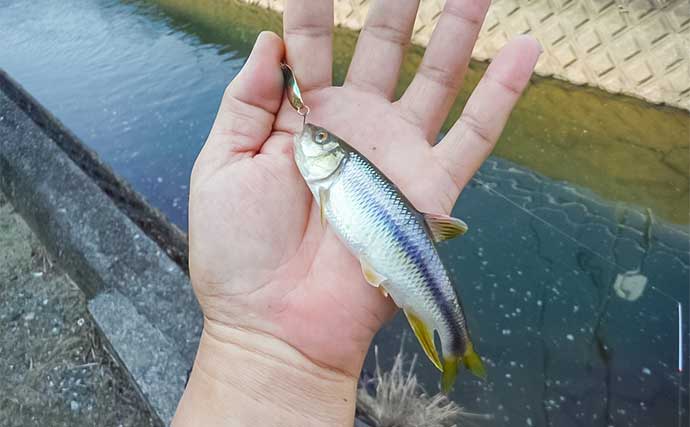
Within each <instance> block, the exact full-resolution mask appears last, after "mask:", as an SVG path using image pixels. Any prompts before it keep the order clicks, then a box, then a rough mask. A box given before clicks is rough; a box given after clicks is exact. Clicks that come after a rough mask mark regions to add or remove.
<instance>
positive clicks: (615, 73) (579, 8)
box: [243, 0, 690, 110]
mask: <svg viewBox="0 0 690 427" xmlns="http://www.w3.org/2000/svg"><path fill="white" fill-rule="evenodd" d="M243 1H246V2H249V3H254V4H258V5H261V6H263V7H268V8H270V9H274V10H277V11H282V10H283V6H284V3H285V0H243ZM370 1H371V0H335V22H336V24H338V25H342V26H345V27H348V28H353V29H360V28H361V27H362V24H363V23H364V19H365V17H366V13H367V10H368V7H369V3H370ZM443 4H444V0H422V2H421V5H420V8H419V13H418V15H417V22H416V24H415V30H414V33H413V38H412V41H413V43H415V44H419V45H422V46H425V45H426V44H427V43H428V41H429V39H430V37H431V33H432V31H433V28H434V25H435V24H436V21H437V20H438V17H439V15H440V12H441V10H442V8H443ZM525 33H528V34H532V35H533V36H535V37H536V38H537V39H539V41H540V42H541V43H542V45H543V46H544V50H545V52H544V54H543V55H542V57H541V59H540V61H539V63H538V64H537V73H538V74H540V75H543V76H553V77H556V78H559V79H563V80H567V81H569V82H572V83H576V84H588V85H591V86H595V87H599V88H601V89H604V90H606V91H608V92H612V93H623V94H627V95H632V96H636V97H639V98H642V99H645V100H647V101H650V102H654V103H666V104H669V105H673V106H676V107H680V108H683V109H686V110H690V2H689V1H688V0H494V1H493V2H492V5H491V8H490V10H489V13H488V15H487V18H486V21H485V22H484V26H483V27H482V30H481V33H480V36H479V41H478V43H477V46H476V47H475V50H474V53H473V56H474V58H475V59H478V60H487V59H490V58H492V57H493V56H494V55H495V54H496V53H497V52H498V50H499V49H500V48H501V47H502V46H503V45H504V44H505V43H506V41H507V40H508V39H509V38H511V37H512V36H514V35H517V34H525Z"/></svg>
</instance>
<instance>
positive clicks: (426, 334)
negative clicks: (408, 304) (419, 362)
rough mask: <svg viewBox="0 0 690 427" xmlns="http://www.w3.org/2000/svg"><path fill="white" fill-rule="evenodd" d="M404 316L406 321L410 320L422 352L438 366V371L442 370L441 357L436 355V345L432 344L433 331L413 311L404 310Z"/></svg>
mask: <svg viewBox="0 0 690 427" xmlns="http://www.w3.org/2000/svg"><path fill="white" fill-rule="evenodd" d="M405 316H407V321H408V322H410V326H412V331H414V334H415V335H416V336H417V339H418V340H419V343H420V344H421V345H422V348H423V349H424V353H426V355H427V357H428V358H429V359H430V360H431V362H432V363H433V364H434V366H436V367H437V368H438V370H439V371H443V367H442V366H441V359H440V358H439V357H438V352H437V351H436V345H435V344H434V331H433V330H432V329H429V328H428V327H427V326H426V324H425V323H424V322H423V321H422V319H420V318H419V317H417V316H415V315H414V314H413V313H411V312H409V311H407V310H405Z"/></svg>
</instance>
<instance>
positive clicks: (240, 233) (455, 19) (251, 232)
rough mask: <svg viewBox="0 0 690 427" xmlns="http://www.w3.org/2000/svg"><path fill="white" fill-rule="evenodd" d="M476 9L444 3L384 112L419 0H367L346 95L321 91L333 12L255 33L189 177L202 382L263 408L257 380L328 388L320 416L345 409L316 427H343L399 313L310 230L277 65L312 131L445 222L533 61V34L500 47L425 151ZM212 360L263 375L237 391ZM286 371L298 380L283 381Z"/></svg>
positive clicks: (314, 216) (291, 8)
mask: <svg viewBox="0 0 690 427" xmlns="http://www.w3.org/2000/svg"><path fill="white" fill-rule="evenodd" d="M488 4H489V1H488V0H482V1H477V0H448V1H447V3H446V5H445V8H444V12H443V14H442V15H441V17H440V19H439V23H438V25H437V27H436V29H435V32H434V34H433V37H432V39H431V41H430V43H429V45H428V48H427V50H426V53H425V55H424V59H423V61H422V64H421V65H420V69H419V70H418V73H417V75H416V76H415V78H414V80H413V82H412V83H411V85H410V87H409V88H408V89H407V90H406V92H405V93H404V95H403V96H402V97H401V99H399V100H397V101H395V102H392V97H393V94H394V90H395V86H396V83H397V78H398V73H399V68H400V65H401V62H402V59H403V55H404V50H405V47H406V45H407V44H408V43H409V39H410V35H411V32H412V27H413V23H414V18H415V15H416V11H417V6H418V2H417V1H413V0H407V1H403V2H401V1H400V0H379V1H375V2H373V4H372V6H371V9H370V12H369V16H368V18H367V22H366V24H365V27H364V29H363V30H362V32H361V35H360V37H359V41H358V44H357V48H356V51H355V55H354V57H353V60H352V64H351V66H350V70H349V72H348V75H347V78H346V82H345V84H344V85H343V86H342V87H334V86H332V82H331V75H332V71H331V67H332V21H333V19H332V16H333V10H332V7H333V6H332V3H331V2H328V1H322V0H292V1H288V2H287V5H286V7H285V13H284V26H285V30H284V37H285V44H284V45H283V41H282V40H281V39H280V38H279V37H278V36H276V35H274V34H272V33H262V34H261V35H260V36H259V38H258V39H257V42H256V44H255V46H254V50H253V51H252V54H251V56H250V57H249V59H248V61H247V63H246V64H245V66H244V68H243V69H242V71H241V72H240V74H239V75H238V76H237V77H236V78H235V79H234V80H233V82H232V83H231V84H230V85H229V86H228V89H227V90H226V93H225V95H224V97H223V100H222V102H221V106H220V110H219V112H218V116H217V118H216V121H215V123H214V125H213V128H212V130H211V133H210V136H209V138H208V140H207V142H206V145H205V146H204V148H203V150H202V152H201V153H200V155H199V157H198V159H197V161H196V164H195V166H194V171H193V173H192V183H191V194H190V220H189V238H190V273H191V278H192V284H193V286H194V290H195V292H196V295H197V297H198V299H199V302H200V304H201V307H202V310H203V312H204V317H205V326H204V335H203V337H202V344H201V347H200V350H199V355H198V357H197V363H196V366H195V371H202V372H203V377H204V378H206V380H204V381H205V382H206V383H208V382H209V381H211V382H214V383H216V386H218V384H219V383H221V384H222V383H227V384H226V385H227V386H228V389H230V390H232V389H234V390H241V391H243V392H247V391H248V390H249V392H250V393H255V394H256V393H258V394H259V395H261V396H262V397H265V398H267V399H270V398H269V397H268V395H269V394H270V391H267V390H263V391H262V390H261V386H260V385H257V384H258V383H262V384H263V385H264V386H269V385H270V384H269V382H272V381H281V378H282V379H286V378H287V379H289V381H290V382H291V383H295V384H297V383H301V381H306V382H308V383H309V386H308V387H307V388H309V389H310V390H312V391H314V390H319V392H323V391H324V390H328V389H330V390H336V391H334V392H333V393H331V394H327V397H329V398H335V397H336V396H337V397H342V399H344V402H342V403H338V404H337V405H336V406H334V407H329V408H330V409H328V410H332V411H333V412H338V411H341V412H342V413H341V414H340V415H338V416H335V418H329V420H328V422H325V419H324V420H322V421H324V424H331V425H333V424H336V423H339V422H344V423H345V424H347V423H348V422H349V421H348V417H349V420H350V421H351V420H352V416H353V414H354V409H353V408H354V406H353V405H354V389H355V385H356V380H357V377H358V375H359V371H360V369H361V366H362V363H363V360H364V356H365V354H366V351H367V349H368V347H369V344H370V342H371V339H372V338H373V336H374V334H375V333H376V332H377V331H378V329H379V328H380V327H381V325H382V324H383V322H385V321H386V319H388V318H389V317H390V316H391V315H392V314H393V313H394V311H395V307H394V305H393V303H392V302H391V301H390V300H389V299H385V298H384V297H383V296H382V295H381V294H380V293H379V292H378V291H377V290H376V289H375V288H373V287H371V286H369V285H368V284H367V283H366V282H365V280H364V278H363V277H362V273H361V269H360V266H359V262H358V261H357V260H356V259H355V258H354V257H352V256H351V255H350V253H349V252H348V250H347V249H346V248H345V247H344V246H343V245H342V244H341V243H340V242H339V240H338V238H337V237H336V236H335V234H334V233H333V232H332V231H331V230H330V229H329V228H328V227H323V226H322V225H321V221H320V215H319V209H318V206H317V205H316V203H315V202H314V200H313V199H312V196H311V193H310V192H309V189H308V188H307V186H306V184H305V183H304V182H303V180H302V177H301V176H300V174H299V172H298V170H297V168H296V166H295V163H294V160H293V157H292V149H293V148H292V147H293V143H292V138H293V134H294V133H296V132H299V131H300V130H301V118H300V117H299V116H298V115H297V114H296V113H295V111H294V110H293V109H292V108H291V107H290V106H289V104H288V103H287V101H286V100H285V99H284V97H283V78H282V74H281V70H280V62H281V60H282V59H283V57H285V58H286V59H287V62H288V63H289V64H290V65H291V66H292V68H293V70H294V72H295V75H296V76H297V78H298V80H299V83H300V87H301V89H302V93H303V97H304V99H305V101H306V103H307V104H308V105H309V106H310V108H311V113H310V115H309V121H310V122H312V123H314V124H317V125H319V126H323V127H325V128H327V129H329V130H330V131H332V132H333V133H334V134H336V135H338V136H340V137H341V138H343V139H344V140H345V141H347V142H348V143H350V144H351V145H352V146H354V147H355V148H356V149H357V150H358V151H360V152H361V153H362V154H364V155H365V156H366V157H367V158H369V159H370V160H371V161H372V162H373V163H374V164H376V165H377V166H378V167H379V168H380V169H381V170H382V171H383V172H384V173H385V174H386V175H387V176H388V177H389V178H390V179H391V180H392V181H393V182H395V183H396V184H397V185H398V187H399V188H400V189H401V190H402V191H403V193H405V195H406V196H407V197H408V199H410V201H411V202H412V203H413V204H414V205H415V207H416V208H417V209H419V210H420V211H425V212H434V213H446V214H447V213H450V211H451V209H452V208H453V205H454V204H455V200H456V199H457V197H458V195H459V194H460V191H461V190H462V188H463V187H464V185H465V184H466V183H467V182H468V181H469V180H470V178H471V177H472V175H473V174H474V173H475V172H476V170H477V169H478V168H479V166H480V165H481V163H482V162H483V160H484V159H485V158H486V157H487V156H488V155H489V153H490V152H491V150H492V148H493V146H494V144H495V143H496V140H497V138H498V136H499V135H500V133H501V130H502V129H503V126H504V125H505V122H506V120H507V118H508V115H509V114H510V111H511V109H512V108H513V106H514V105H515V102H516V101H517V99H518V97H519V95H520V93H521V92H522V91H523V89H524V88H525V86H526V84H527V82H528V80H529V77H530V75H531V73H532V69H533V67H534V65H535V63H536V60H537V58H538V56H539V53H540V48H539V45H538V44H537V43H536V41H535V40H533V39H532V38H529V37H518V38H517V39H515V40H513V41H511V42H510V43H509V44H508V45H507V46H506V47H505V48H504V49H503V50H502V51H501V53H499V54H498V56H497V57H496V58H495V59H494V61H493V62H492V64H491V65H490V66H489V68H488V70H487V72H486V74H485V76H484V78H483V79H482V81H481V82H480V83H479V85H478V86H477V88H476V90H475V91H474V93H473V94H472V96H471V97H470V99H469V101H468V102H467V105H466V106H465V110H464V112H463V115H462V116H461V118H460V119H459V120H458V122H457V123H455V125H454V126H453V127H452V129H451V130H450V131H449V132H448V134H447V135H446V136H445V138H444V139H443V140H442V141H441V142H440V143H439V144H438V145H435V146H434V145H433V142H434V141H435V136H436V135H437V133H438V132H439V130H440V128H441V125H442V123H443V121H444V119H445V117H446V115H447V114H448V111H449V109H450V107H451V105H452V104H453V101H454V99H455V96H456V95H457V92H458V89H459V87H460V84H461V82H462V79H463V75H464V73H465V71H466V69H467V64H468V62H469V60H470V54H471V51H472V47H473V45H474V42H475V39H476V36H477V33H478V31H479V29H480V26H481V22H482V21H483V17H484V14H485V13H486V9H487V8H488ZM211 349H213V350H211ZM210 353H214V354H213V355H211V354H210ZM216 354H225V355H226V357H227V358H241V359H242V360H244V361H245V362H246V363H252V362H251V361H253V360H256V359H255V358H254V356H256V357H258V359H259V360H260V361H259V362H258V363H259V364H264V363H265V364H266V365H265V366H264V368H265V369H268V370H270V371H271V374H270V375H269V376H267V377H266V378H264V379H263V380H257V381H256V382H255V383H254V384H252V385H248V384H246V381H247V378H237V376H238V375H237V374H238V372H237V369H239V368H238V367H230V366H217V365H218V364H219V363H221V362H223V363H227V364H228V365H232V364H233V361H232V360H223V357H222V356H217V355H216ZM262 366H263V365H262ZM294 367H298V368H299V369H298V370H300V371H304V372H306V374H305V375H306V376H305V377H303V378H299V377H294V376H291V375H296V374H290V373H289V371H290V368H294ZM233 369H234V370H233ZM293 370H294V369H293ZM257 375H260V373H257ZM200 376H202V374H198V375H197V378H195V374H193V375H192V379H191V380H190V388H192V387H194V385H193V384H201V383H202V382H204V381H202V380H199V377H200ZM269 378H270V381H269ZM209 379H212V380H209ZM242 381H245V382H242ZM249 381H250V382H251V381H252V380H251V379H249ZM262 381H263V382H262ZM324 381H325V382H324ZM319 382H321V383H320V384H317V383H319ZM273 386H274V387H277V388H280V386H275V385H273ZM293 386H294V384H293ZM199 387H201V386H199ZM294 391H295V392H298V393H302V394H304V393H305V389H304V388H302V389H300V388H299V387H298V389H297V390H294ZM223 393H227V390H226V391H224V392H223ZM280 393H281V394H280V395H277V396H276V398H277V399H282V400H284V401H285V402H286V407H287V406H291V407H292V408H291V409H293V410H294V409H295V405H301V404H308V402H306V400H308V399H298V400H299V403H296V402H295V401H294V400H293V397H291V396H289V395H288V394H289V393H286V390H282V391H281V392H280ZM191 394H192V393H191V392H190V390H189V389H188V390H187V392H186V394H185V398H183V401H182V403H181V406H180V408H181V410H178V419H181V417H182V415H180V412H185V411H184V409H185V408H191V407H192V406H194V405H193V404H191V403H189V404H186V403H185V399H187V400H188V401H189V402H192V401H194V399H193V396H191V397H190V395H191ZM307 394H308V393H307ZM312 397H314V398H315V399H316V400H317V401H318V400H319V397H318V396H317V395H316V394H314V396H312ZM336 400H338V401H339V402H340V400H341V399H339V398H337V399H336ZM288 402H289V403H288ZM326 403H327V402H326V401H325V400H323V401H320V402H319V405H321V406H322V407H323V405H324V404H326ZM206 406H208V404H207V405H206ZM217 409H225V410H230V408H229V407H225V408H217ZM239 409H240V408H235V411H237V410H239ZM328 410H324V411H325V412H327V411H328ZM299 411H302V410H299ZM230 413H233V412H232V411H231V412H230ZM236 413H237V412H235V415H236ZM331 415H333V414H331ZM336 420H337V422H336ZM286 425H289V423H287V422H286ZM350 425H352V424H351V423H350Z"/></svg>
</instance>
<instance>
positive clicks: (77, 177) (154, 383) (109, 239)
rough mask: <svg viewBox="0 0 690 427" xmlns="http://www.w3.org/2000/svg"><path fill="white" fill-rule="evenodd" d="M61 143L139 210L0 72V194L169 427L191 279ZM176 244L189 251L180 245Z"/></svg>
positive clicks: (189, 344) (187, 362)
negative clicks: (77, 291)
mask: <svg viewBox="0 0 690 427" xmlns="http://www.w3.org/2000/svg"><path fill="white" fill-rule="evenodd" d="M17 100H18V101H19V102H17ZM56 141H60V143H59V144H58V143H57V142H56ZM63 147H65V148H67V150H66V151H67V152H71V153H72V156H78V157H79V158H80V159H81V162H82V163H81V164H82V165H88V167H89V168H90V171H91V175H96V176H98V177H101V178H103V179H102V180H101V184H102V185H106V184H107V185H109V186H110V187H109V189H110V190H111V191H116V190H117V191H118V192H116V194H120V195H122V194H124V196H123V197H119V198H118V200H120V201H121V202H123V201H124V202H123V203H124V204H125V205H126V204H127V203H128V202H127V201H131V200H134V201H135V203H134V205H136V204H144V205H145V202H144V201H143V199H141V197H140V196H137V195H136V193H134V191H133V190H131V189H129V188H128V187H125V188H124V190H123V192H119V190H121V189H122V188H123V187H121V186H120V184H118V183H121V181H120V180H119V179H117V178H116V177H115V175H114V173H112V171H110V170H109V169H107V168H103V167H102V165H101V163H100V161H98V158H97V157H96V155H95V154H93V153H91V152H90V151H88V150H85V149H84V148H83V145H82V144H80V143H79V141H78V140H77V139H76V138H75V137H74V136H73V135H71V134H70V133H67V132H66V131H65V129H64V127H62V125H60V124H59V122H57V120H55V119H54V118H53V117H52V116H51V115H50V114H48V113H47V112H46V111H45V110H44V109H43V108H42V107H40V106H39V105H38V104H37V103H36V102H35V100H33V99H32V98H31V97H30V96H28V94H26V93H25V92H24V91H23V90H22V89H21V87H20V86H19V85H18V84H16V83H15V82H13V81H12V80H11V79H9V78H8V77H7V75H6V74H4V73H1V72H0V188H1V189H2V191H3V192H4V193H5V194H6V195H7V197H8V198H9V199H10V202H11V203H12V204H13V205H14V207H15V209H16V210H17V211H18V212H19V213H20V214H21V215H22V217H23V218H24V219H25V220H26V221H27V223H28V224H29V225H30V227H31V228H32V229H33V230H34V231H35V233H36V234H37V235H38V237H39V238H40V239H41V241H42V242H43V243H44V244H45V246H46V247H47V249H48V250H49V251H50V252H51V254H52V255H53V256H54V257H55V259H56V260H57V261H58V262H59V263H60V265H61V267H62V268H63V269H64V270H65V271H66V272H67V273H68V274H69V275H70V276H71V277H72V279H73V280H74V281H75V283H77V284H78V285H79V287H80V288H81V289H82V290H83V291H84V292H85V294H86V295H87V297H88V298H89V299H91V300H92V301H91V302H90V303H89V308H90V310H91V314H92V316H93V317H94V319H96V321H97V322H98V324H99V325H100V327H101V330H102V332H103V335H104V336H105V338H106V339H107V341H109V342H110V343H111V344H112V346H113V350H114V353H115V354H116V355H117V356H118V357H119V358H120V359H121V360H122V362H123V363H124V365H125V367H126V368H127V370H128V371H129V372H130V373H131V375H132V377H133V379H134V381H135V382H136V383H137V384H138V386H139V388H140V389H141V391H142V392H143V393H144V397H145V398H146V399H147V400H148V401H149V403H150V404H151V406H152V408H153V409H154V412H155V413H156V414H157V415H158V416H159V417H160V418H161V420H162V421H163V422H166V423H167V422H168V421H169V420H170V417H171V416H172V413H173V412H172V411H173V410H174V407H175V405H176V404H177V401H178V400H179V397H180V395H181V393H182V390H183V387H184V379H186V377H187V373H188V371H189V368H190V367H191V365H192V362H193V359H194V354H195V352H196V347H197V344H198V337H199V334H200V331H201V326H202V319H201V313H200V310H199V308H198V305H197V302H196V299H195V298H194V295H193V293H192V289H191V286H190V284H189V279H188V278H187V276H186V274H185V272H184V271H183V270H182V269H181V268H180V266H179V265H178V264H177V263H176V262H174V261H173V260H172V259H171V258H170V257H168V255H166V253H165V252H164V251H163V250H162V249H161V248H160V246H159V245H158V244H157V243H156V242H155V241H154V240H152V239H151V238H150V237H149V235H147V234H146V233H145V232H144V231H142V229H141V228H140V226H138V225H137V224H135V223H134V222H133V221H132V220H131V219H130V218H129V217H128V216H127V215H125V213H124V212H123V211H122V210H121V209H120V208H119V207H118V206H117V205H116V204H115V203H114V202H113V200H112V199H111V198H110V197H109V196H108V195H107V194H106V192H104V191H103V189H102V187H100V186H99V185H97V184H96V183H95V181H94V180H92V179H91V177H90V176H89V175H87V173H85V172H84V170H82V169H81V168H80V167H79V166H78V165H77V164H76V163H75V162H74V161H73V160H72V157H71V156H69V155H68V154H67V152H66V151H65V149H64V148H63ZM103 183H106V184H103ZM132 194H134V196H135V197H132ZM151 211H152V210H151V208H144V209H143V210H142V211H141V212H151ZM130 212H131V211H130ZM138 215H143V214H141V213H140V214H138ZM135 217H136V215H135ZM163 222H164V221H162V220H161V217H160V216H156V215H154V216H152V217H150V218H148V219H146V220H145V221H143V223H149V224H156V223H157V225H154V226H153V227H152V229H155V230H164V231H165V230H166V226H165V225H161V224H162V223H163ZM181 246H184V253H186V244H183V245H181ZM125 320H126V321H125ZM128 342H129V345H127V344H126V343H128ZM136 343H138V344H136ZM136 352H139V353H141V354H140V355H136V354H135V353H136ZM144 354H145V355H147V356H146V357H142V355H144ZM160 369H165V371H164V372H161V371H160Z"/></svg>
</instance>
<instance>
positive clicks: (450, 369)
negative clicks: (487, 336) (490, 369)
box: [441, 343, 486, 394]
mask: <svg viewBox="0 0 690 427" xmlns="http://www.w3.org/2000/svg"><path fill="white" fill-rule="evenodd" d="M460 361H462V363H463V365H465V367H466V368H467V369H469V371H470V372H472V373H473V374H474V375H476V376H478V377H479V378H481V379H483V380H484V379H486V369H485V368H484V364H483V363H482V359H481V358H480V357H479V355H478V354H477V353H475V352H474V347H473V346H472V343H469V344H468V345H467V349H466V350H465V354H463V355H462V356H450V357H444V358H443V376H442V377H441V391H443V393H444V394H448V392H450V390H451V389H452V388H453V384H454V383H455V377H456V376H457V374H458V365H459V363H460Z"/></svg>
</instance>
